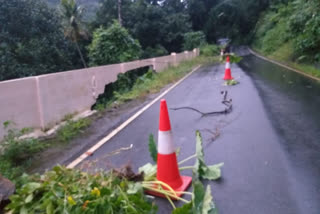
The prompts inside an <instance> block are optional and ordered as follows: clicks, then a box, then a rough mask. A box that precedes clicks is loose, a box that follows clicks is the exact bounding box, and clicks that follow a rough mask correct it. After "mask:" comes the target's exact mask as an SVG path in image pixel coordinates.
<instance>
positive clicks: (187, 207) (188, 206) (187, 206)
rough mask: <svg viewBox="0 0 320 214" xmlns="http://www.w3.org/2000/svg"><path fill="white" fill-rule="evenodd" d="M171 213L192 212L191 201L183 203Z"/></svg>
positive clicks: (183, 213) (184, 213)
mask: <svg viewBox="0 0 320 214" xmlns="http://www.w3.org/2000/svg"><path fill="white" fill-rule="evenodd" d="M172 214H192V203H187V204H184V205H183V206H182V207H177V208H176V209H174V210H173V211H172Z"/></svg>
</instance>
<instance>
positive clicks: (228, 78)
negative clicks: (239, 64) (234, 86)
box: [223, 56, 233, 80]
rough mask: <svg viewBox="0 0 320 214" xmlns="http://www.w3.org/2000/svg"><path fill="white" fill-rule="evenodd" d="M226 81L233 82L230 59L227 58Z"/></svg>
mask: <svg viewBox="0 0 320 214" xmlns="http://www.w3.org/2000/svg"><path fill="white" fill-rule="evenodd" d="M223 79H224V80H232V79H233V77H232V76H231V68H230V57H229V56H227V61H226V70H225V72H224V78H223Z"/></svg>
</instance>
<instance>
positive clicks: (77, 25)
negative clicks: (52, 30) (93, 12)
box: [61, 0, 88, 68]
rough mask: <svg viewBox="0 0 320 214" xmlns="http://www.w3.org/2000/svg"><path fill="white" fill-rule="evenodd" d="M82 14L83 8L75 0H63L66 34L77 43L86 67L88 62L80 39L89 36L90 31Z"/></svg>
mask: <svg viewBox="0 0 320 214" xmlns="http://www.w3.org/2000/svg"><path fill="white" fill-rule="evenodd" d="M82 16H83V8H82V7H80V6H79V5H77V3H76V1H75V0H61V17H62V24H63V27H64V35H65V36H66V37H67V38H68V39H70V40H71V41H72V42H73V43H74V44H75V46H76V48H77V51H78V53H79V56H80V59H81V62H82V64H83V67H85V68H86V67H87V64H86V62H85V60H84V57H83V54H82V52H81V49H80V47H79V40H81V39H87V38H88V33H87V31H86V29H85V28H84V24H83V22H82Z"/></svg>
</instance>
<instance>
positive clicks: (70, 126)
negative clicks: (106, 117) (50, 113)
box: [0, 116, 91, 183]
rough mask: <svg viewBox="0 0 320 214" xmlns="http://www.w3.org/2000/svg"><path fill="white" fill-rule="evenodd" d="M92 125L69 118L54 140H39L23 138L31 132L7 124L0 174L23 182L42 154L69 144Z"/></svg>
mask: <svg viewBox="0 0 320 214" xmlns="http://www.w3.org/2000/svg"><path fill="white" fill-rule="evenodd" d="M90 123H91V121H90V119H88V118H81V119H79V120H76V121H74V120H71V116H67V117H66V124H65V125H63V126H62V127H61V128H59V129H58V131H57V134H56V135H55V136H54V138H53V139H50V140H39V139H35V138H30V137H29V138H22V136H23V135H25V134H27V133H29V132H30V131H31V130H30V129H27V128H25V129H22V130H16V129H13V128H12V125H13V124H11V122H9V121H7V122H5V123H4V126H5V128H6V129H7V131H8V134H7V135H6V136H5V137H4V139H3V140H2V141H1V142H0V173H1V174H2V175H3V176H4V177H6V178H8V179H10V180H12V181H14V182H16V183H19V182H21V178H20V176H21V175H22V174H23V173H25V172H27V171H28V169H29V167H30V166H32V164H33V161H35V160H36V159H37V156H38V155H39V154H40V153H41V152H43V151H44V150H46V149H48V148H50V147H52V146H57V145H59V143H62V144H65V143H68V142H69V141H70V140H72V139H73V138H74V137H76V136H77V135H79V134H80V133H81V132H83V131H84V129H85V128H87V127H88V126H89V125H90Z"/></svg>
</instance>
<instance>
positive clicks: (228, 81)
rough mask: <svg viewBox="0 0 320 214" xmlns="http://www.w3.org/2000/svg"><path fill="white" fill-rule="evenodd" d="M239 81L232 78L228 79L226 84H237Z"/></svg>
mask: <svg viewBox="0 0 320 214" xmlns="http://www.w3.org/2000/svg"><path fill="white" fill-rule="evenodd" d="M238 83H239V82H238V81H237V80H234V79H232V80H227V81H226V82H225V85H237V84H238Z"/></svg>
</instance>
